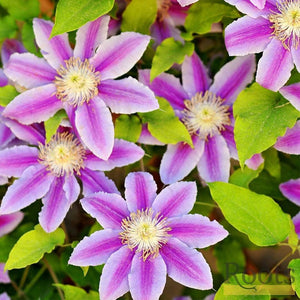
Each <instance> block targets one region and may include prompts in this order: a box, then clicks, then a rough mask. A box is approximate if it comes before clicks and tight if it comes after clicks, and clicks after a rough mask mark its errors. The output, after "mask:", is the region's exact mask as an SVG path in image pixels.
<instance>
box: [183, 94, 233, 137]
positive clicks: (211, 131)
mask: <svg viewBox="0 0 300 300" xmlns="http://www.w3.org/2000/svg"><path fill="white" fill-rule="evenodd" d="M223 102H224V100H223V99H222V98H221V97H217V96H216V95H215V94H214V93H212V92H209V91H206V92H205V93H197V94H196V95H195V96H194V97H193V98H192V99H191V100H185V101H184V104H185V107H186V108H185V109H184V110H183V112H182V113H183V119H182V121H183V123H184V124H185V126H186V128H187V130H188V131H189V133H190V134H196V135H198V136H199V137H200V138H202V139H206V138H207V137H208V136H210V137H212V136H214V135H216V134H219V132H220V131H221V130H224V125H230V118H229V112H228V108H229V106H228V105H223Z"/></svg>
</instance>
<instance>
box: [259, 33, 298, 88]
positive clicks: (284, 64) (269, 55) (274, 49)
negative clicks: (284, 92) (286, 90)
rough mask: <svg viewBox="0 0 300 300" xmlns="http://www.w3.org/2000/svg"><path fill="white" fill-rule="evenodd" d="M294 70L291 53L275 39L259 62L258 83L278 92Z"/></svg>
mask: <svg viewBox="0 0 300 300" xmlns="http://www.w3.org/2000/svg"><path fill="white" fill-rule="evenodd" d="M293 68H294V63H293V60H292V56H291V53H290V51H289V50H287V49H285V48H283V46H282V43H281V41H279V40H277V39H276V38H273V39H272V40H271V42H270V44H269V45H268V47H267V48H266V50H265V51H264V53H263V56H262V57H261V59H260V60H259V62H258V67H257V74H256V81H257V82H258V83H259V84H260V85H261V86H263V87H265V88H267V89H269V90H272V91H278V90H279V89H280V88H281V87H282V86H283V85H284V84H285V83H286V82H287V81H288V79H289V78H290V76H291V71H292V69H293Z"/></svg>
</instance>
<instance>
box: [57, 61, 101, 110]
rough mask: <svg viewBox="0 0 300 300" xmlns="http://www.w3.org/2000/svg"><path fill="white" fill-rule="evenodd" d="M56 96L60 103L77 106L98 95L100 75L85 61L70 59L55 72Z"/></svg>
mask: <svg viewBox="0 0 300 300" xmlns="http://www.w3.org/2000/svg"><path fill="white" fill-rule="evenodd" d="M57 74H58V75H59V76H56V77H55V85H56V96H57V98H59V99H60V100H61V101H64V102H67V103H68V104H70V105H73V106H78V105H81V104H83V103H84V102H89V101H90V100H91V99H92V98H94V97H95V96H97V95H98V85H99V83H100V73H99V72H95V68H94V66H92V65H91V64H90V62H89V61H88V60H87V59H86V60H85V61H81V59H80V58H78V57H77V58H75V57H71V58H70V59H69V60H67V61H65V66H60V68H59V69H58V70H57Z"/></svg>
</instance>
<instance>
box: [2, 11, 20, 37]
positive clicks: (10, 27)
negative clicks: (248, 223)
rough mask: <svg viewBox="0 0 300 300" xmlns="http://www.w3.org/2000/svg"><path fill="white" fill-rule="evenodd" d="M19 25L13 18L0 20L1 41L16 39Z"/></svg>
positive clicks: (8, 17) (7, 17) (6, 17)
mask: <svg viewBox="0 0 300 300" xmlns="http://www.w3.org/2000/svg"><path fill="white" fill-rule="evenodd" d="M17 29H18V27H17V24H16V21H15V19H14V18H12V17H11V16H5V17H3V18H0V40H4V39H7V38H14V37H15V36H16V34H17Z"/></svg>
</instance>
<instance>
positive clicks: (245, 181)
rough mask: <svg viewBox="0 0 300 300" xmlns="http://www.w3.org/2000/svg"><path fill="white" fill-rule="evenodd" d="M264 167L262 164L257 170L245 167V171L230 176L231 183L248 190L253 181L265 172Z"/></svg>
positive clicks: (235, 172)
mask: <svg viewBox="0 0 300 300" xmlns="http://www.w3.org/2000/svg"><path fill="white" fill-rule="evenodd" d="M263 167H264V165H263V164H261V165H260V166H259V167H258V168H257V169H256V170H252V169H250V168H248V167H245V168H244V169H243V170H242V169H238V170H236V171H234V173H233V174H232V175H231V176H230V178H229V182H230V183H232V184H235V185H238V186H241V187H244V188H248V187H249V184H250V182H251V181H252V180H254V179H255V178H257V177H258V176H259V173H260V172H261V171H262V170H263Z"/></svg>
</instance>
